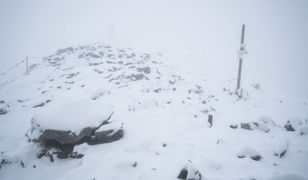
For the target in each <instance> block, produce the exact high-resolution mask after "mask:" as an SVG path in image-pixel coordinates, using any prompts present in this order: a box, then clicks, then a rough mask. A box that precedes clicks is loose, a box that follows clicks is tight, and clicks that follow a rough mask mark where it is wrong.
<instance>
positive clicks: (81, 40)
mask: <svg viewBox="0 0 308 180" xmlns="http://www.w3.org/2000/svg"><path fill="white" fill-rule="evenodd" d="M242 23H246V25H247V36H246V47H247V49H248V52H249V54H248V55H247V56H246V57H245V61H244V67H243V68H244V69H243V81H244V82H246V83H252V82H259V83H260V84H261V87H262V85H263V87H265V88H268V89H272V90H273V91H275V90H276V89H280V90H282V91H284V92H285V93H289V94H293V95H295V96H305V97H308V80H307V79H308V1H306V0H258V1H257V0H234V1H231V0H215V1H214V0H213V1H206V0H153V1H146V0H87V1H86V0H84V1H81V0H48V1H47V0H0V24H1V28H0V40H1V41H0V63H1V66H0V71H3V70H5V69H7V68H9V67H10V66H11V65H13V64H14V63H16V62H17V61H19V60H20V59H22V58H24V57H25V56H27V55H28V56H47V55H49V54H52V53H54V51H55V50H57V49H59V48H63V47H68V46H75V45H82V44H86V43H91V42H108V43H112V44H114V45H118V46H123V47H132V48H135V49H137V50H141V51H150V52H163V54H166V56H168V57H170V58H172V59H175V60H176V59H182V60H183V59H184V60H185V59H187V60H189V61H191V62H192V63H194V64H195V65H197V66H199V67H200V68H204V70H205V71H207V72H208V73H209V74H210V75H212V76H213V77H219V79H231V78H233V77H234V76H235V75H236V71H237V63H238V60H237V50H238V48H239V41H240V30H241V24H242ZM112 29H113V31H112ZM189 55H190V58H189V59H188V58H187V57H188V56H189Z"/></svg>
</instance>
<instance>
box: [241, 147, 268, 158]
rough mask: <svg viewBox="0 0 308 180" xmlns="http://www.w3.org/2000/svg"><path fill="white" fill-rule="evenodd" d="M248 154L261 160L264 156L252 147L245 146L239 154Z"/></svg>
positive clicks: (243, 156) (244, 155)
mask: <svg viewBox="0 0 308 180" xmlns="http://www.w3.org/2000/svg"><path fill="white" fill-rule="evenodd" d="M246 156H249V157H250V158H251V159H252V160H254V161H259V160H260V159H261V158H262V157H261V155H260V154H259V153H258V152H257V151H256V150H254V149H252V148H248V147H246V148H243V149H242V150H241V151H240V152H239V153H238V155H237V157H238V158H245V157H246Z"/></svg>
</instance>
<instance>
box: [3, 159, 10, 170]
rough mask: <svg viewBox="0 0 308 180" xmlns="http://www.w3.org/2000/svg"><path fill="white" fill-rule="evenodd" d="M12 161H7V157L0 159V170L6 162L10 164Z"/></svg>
mask: <svg viewBox="0 0 308 180" xmlns="http://www.w3.org/2000/svg"><path fill="white" fill-rule="evenodd" d="M11 163H12V162H10V161H8V160H7V159H2V160H1V161H0V170H1V168H2V167H3V166H5V165H7V164H11Z"/></svg>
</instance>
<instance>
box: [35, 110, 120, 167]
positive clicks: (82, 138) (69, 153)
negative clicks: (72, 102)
mask: <svg viewBox="0 0 308 180" xmlns="http://www.w3.org/2000/svg"><path fill="white" fill-rule="evenodd" d="M111 116H112V114H111V115H110V116H109V117H108V118H107V119H106V120H105V121H103V122H102V123H101V124H100V125H99V126H97V127H85V128H84V129H82V130H81V131H80V133H79V134H75V133H73V132H71V131H69V130H68V131H65V130H53V129H45V130H43V131H42V133H41V135H40V136H39V137H38V138H37V139H30V140H31V141H33V142H35V143H37V144H38V145H39V147H40V152H39V153H38V158H41V157H43V156H46V157H49V159H50V161H51V162H53V161H54V157H53V155H56V156H57V157H58V158H59V159H65V158H82V157H83V154H78V153H77V152H73V150H74V146H75V145H79V144H82V143H88V144H89V145H95V144H102V143H110V142H113V141H117V140H119V139H121V138H122V137H123V135H124V130H123V129H119V130H117V131H114V130H106V131H97V130H98V129H99V128H100V127H101V126H103V125H106V124H108V123H109V120H110V118H111ZM34 126H35V125H33V127H32V128H34V129H35V128H37V127H34ZM36 126H38V127H39V125H36Z"/></svg>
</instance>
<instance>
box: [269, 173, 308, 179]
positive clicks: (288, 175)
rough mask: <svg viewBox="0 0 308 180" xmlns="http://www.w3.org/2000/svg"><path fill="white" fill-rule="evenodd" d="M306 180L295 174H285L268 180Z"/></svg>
mask: <svg viewBox="0 0 308 180" xmlns="http://www.w3.org/2000/svg"><path fill="white" fill-rule="evenodd" d="M291 179H292V180H306V179H305V178H303V177H302V176H299V175H296V174H286V175H281V176H275V177H273V178H270V179H269V180H291Z"/></svg>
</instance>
